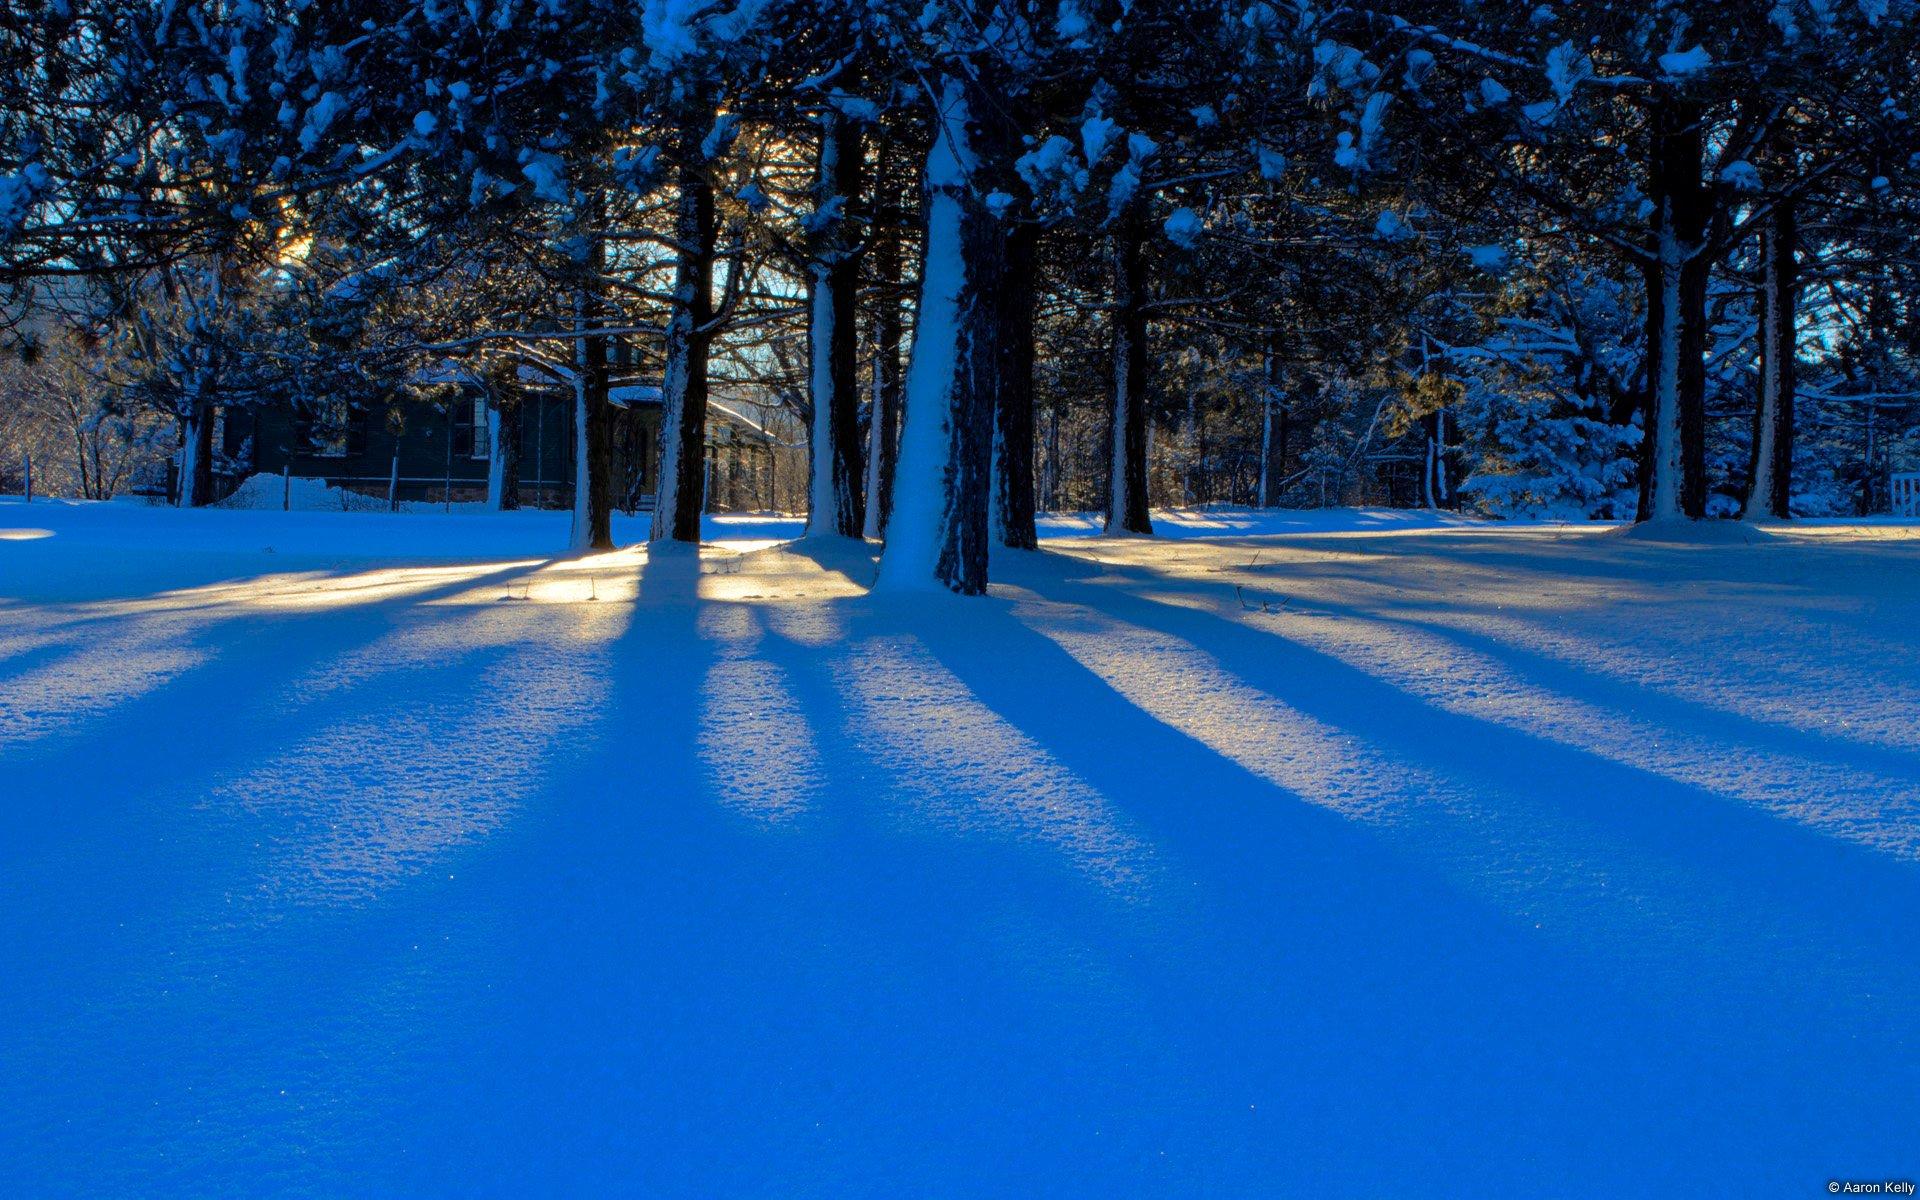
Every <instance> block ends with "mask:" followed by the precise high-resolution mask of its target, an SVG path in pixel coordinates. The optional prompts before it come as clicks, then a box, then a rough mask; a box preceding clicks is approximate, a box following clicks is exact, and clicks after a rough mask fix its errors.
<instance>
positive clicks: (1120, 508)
mask: <svg viewBox="0 0 1920 1200" xmlns="http://www.w3.org/2000/svg"><path fill="white" fill-rule="evenodd" d="M1146 236H1147V235H1146V222H1145V218H1144V215H1143V214H1142V213H1141V212H1140V210H1139V207H1138V206H1137V205H1135V206H1131V207H1130V208H1129V210H1128V211H1127V212H1126V213H1125V214H1123V215H1122V216H1121V218H1120V220H1119V222H1118V224H1117V225H1116V227H1115V229H1114V232H1113V239H1112V240H1113V245H1112V257H1113V262H1112V267H1113V282H1112V287H1113V296H1112V302H1113V408H1112V419H1111V422H1110V424H1109V427H1108V449H1109V452H1110V457H1109V459H1108V462H1109V464H1110V476H1109V483H1108V487H1107V525H1106V531H1107V532H1108V533H1109V534H1122V533H1139V534H1151V533H1152V532H1153V523H1152V521H1151V520H1149V519H1148V516H1147V309H1146V259H1145V243H1146Z"/></svg>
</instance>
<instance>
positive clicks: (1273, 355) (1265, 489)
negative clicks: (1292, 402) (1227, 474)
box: [1255, 348, 1288, 508]
mask: <svg viewBox="0 0 1920 1200" xmlns="http://www.w3.org/2000/svg"><path fill="white" fill-rule="evenodd" d="M1261 367H1262V370H1261V375H1262V376H1263V379H1262V381H1261V386H1260V484H1259V488H1258V490H1257V494H1256V498H1255V503H1256V504H1257V505H1258V506H1259V507H1261V508H1272V507H1273V506H1274V505H1275V504H1276V503H1278V501H1279V490H1280V483H1281V481H1282V480H1283V479H1285V478H1286V475H1287V416H1288V414H1287V400H1286V396H1285V395H1284V394H1283V393H1282V392H1281V390H1280V383H1281V371H1282V368H1281V363H1280V355H1279V353H1278V352H1277V351H1276V350H1275V349H1273V348H1269V349H1268V351H1267V353H1266V356H1265V358H1264V360H1263V361H1262V363H1261Z"/></svg>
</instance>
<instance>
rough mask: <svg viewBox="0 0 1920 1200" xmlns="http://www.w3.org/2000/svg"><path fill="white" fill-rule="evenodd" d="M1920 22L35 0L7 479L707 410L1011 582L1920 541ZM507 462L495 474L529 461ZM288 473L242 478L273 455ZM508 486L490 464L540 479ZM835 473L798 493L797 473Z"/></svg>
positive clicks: (968, 2) (2, 133) (686, 473)
mask: <svg viewBox="0 0 1920 1200" xmlns="http://www.w3.org/2000/svg"><path fill="white" fill-rule="evenodd" d="M1913 18H1914V11H1913V6H1912V4H1910V3H1907V2H1905V0H1777V2H1774V0H1763V2H1745V0H1742V2H1734V3H1704V2H1695V3H1671V2H1669V3H1650V4H1649V3H1601V2H1590V3H1581V4H1571V3H1569V4H1557V5H1556V4H1523V3H1505V2H1500V0H1482V2H1475V3H1465V2H1454V3H1438V2H1435V3H1423V2H1396V3H1388V4H1383V5H1380V6H1375V7H1367V6H1349V5H1339V4H1316V3H1307V2H1302V3H1280V4H1276V3H1269V2H1266V0H1164V2H1159V3H1151V4H1147V3H1132V4H1125V3H1117V2H1111V3H1109V2H1097V0H1047V2H1044V3H1042V2H1029V3H1013V2H1001V0H931V2H928V3H914V4H900V3H894V2H892V0H872V2H869V3H833V2H831V0H644V2H642V3H626V2H622V3H615V2H602V0H531V2H529V0H494V2H491V3H483V2H481V0H473V2H470V3H465V4H452V3H438V2H436V3H426V4H418V5H416V4H411V3H366V2H357V0H341V2H328V3H307V2H304V0H280V2H268V3H253V2H251V0H240V2H236V0H176V2H172V3H152V2H142V0H62V2H54V3H27V4H24V5H14V6H11V7H9V9H8V10H7V12H6V13H5V14H4V15H0V68H4V70H5V71H6V73H7V77H8V78H10V79H13V80H15V81H17V82H16V85H15V86H14V87H12V88H10V89H9V90H8V91H7V93H6V94H5V95H4V96H0V284H4V285H5V287H6V288H7V292H6V307H5V309H4V321H5V326H4V338H5V341H6V350H7V354H6V356H5V363H4V365H0V491H18V490H19V489H20V487H21V486H22V483H23V481H22V480H20V479H19V478H18V475H19V474H20V464H21V463H22V461H23V459H24V456H25V454H26V453H29V452H30V453H31V454H32V456H33V459H34V461H35V463H36V464H37V473H38V474H39V476H40V480H39V487H40V489H41V490H48V489H51V490H55V491H59V492H65V493H67V494H72V495H80V496H90V497H104V496H107V495H110V494H112V493H114V492H115V491H117V490H122V489H124V488H125V486H126V485H127V483H128V481H129V479H130V478H131V477H132V475H133V474H134V473H135V472H137V471H138V470H139V469H140V468H141V466H142V464H143V463H144V464H151V463H153V462H155V461H158V460H163V459H168V458H170V459H171V460H172V462H173V463H174V470H175V472H176V474H177V476H178V478H179V480H180V481H181V483H180V487H179V491H180V494H181V499H182V502H183V503H187V504H200V503H206V502H209V501H210V500H212V499H213V498H214V497H213V490H212V478H213V474H214V470H215V467H216V466H217V465H224V466H226V467H232V466H233V464H216V462H215V458H216V454H217V453H218V450H217V447H216V445H215V443H214V439H213V429H214V423H215V416H216V413H219V412H226V413H232V412H234V411H236V410H244V409H246V408H247V407H248V406H256V405H298V406H301V407H302V408H303V410H305V411H307V412H309V413H310V414H312V415H313V417H314V419H317V420H320V421H323V422H324V421H341V420H344V419H345V417H346V414H348V413H350V412H353V411H356V410H358V411H367V410H369V409H371V410H375V411H377V412H379V413H381V414H383V416H384V419H386V420H389V421H393V422H404V421H405V420H407V419H408V416H407V414H408V412H409V410H410V409H413V408H416V407H419V406H426V407H429V408H430V407H431V406H432V405H434V404H436V403H440V404H444V403H446V402H447V401H446V397H445V396H444V395H443V394H442V392H443V391H444V389H445V380H446V378H447V371H448V369H449V367H454V368H457V369H459V370H460V371H462V372H465V373H467V374H468V375H469V376H470V377H473V378H478V379H481V380H487V381H492V382H493V383H494V384H497V385H498V386H490V388H489V396H490V402H491V403H494V404H496V405H499V406H502V407H506V406H511V405H512V404H513V403H514V391H515V387H514V384H515V383H516V382H517V381H520V380H523V379H526V378H529V377H532V378H538V379H541V380H544V381H547V382H548V383H550V384H551V385H552V386H554V387H556V388H562V389H565V390H568V391H570V392H571V394H572V396H573V399H574V404H575V406H576V411H577V413H578V414H579V420H578V421H577V422H576V428H577V429H578V431H579V433H580V437H579V444H578V445H577V447H575V458H576V462H577V463H578V465H579V470H578V473H577V477H578V479H579V480H580V486H579V487H578V489H577V494H576V495H575V496H574V498H573V503H574V507H575V510H576V520H575V532H574V538H573V540H574V544H575V545H576V546H577V547H580V548H587V547H589V546H605V545H608V544H610V542H611V533H610V514H611V512H612V510H613V508H614V506H615V505H616V504H618V503H620V502H621V500H622V498H621V496H620V495H619V489H618V487H617V485H616V481H615V480H614V479H613V478H612V475H613V471H612V467H611V463H612V462H613V442H614V438H615V427H616V420H617V411H616V409H617V406H616V405H614V404H613V403H611V402H610V399H609V397H610V395H611V394H612V393H614V392H615V391H616V389H618V388H619V387H620V386H621V385H622V384H623V383H628V382H635V381H644V382H648V383H653V384H657V385H659V387H660V388H661V390H662V393H663V403H662V423H663V427H664V428H663V431H662V436H661V438H660V450H659V453H660V460H659V471H658V478H659V480H660V486H659V488H658V494H657V497H655V509H654V517H653V536H654V540H656V541H690V540H696V539H697V537H698V526H699V521H698V518H699V514H700V512H701V511H702V510H703V509H704V508H705V507H706V506H707V504H708V502H709V499H710V498H709V497H708V496H707V495H706V480H705V479H703V477H702V474H701V469H700V468H701V459H702V454H701V447H702V443H703V439H704V438H705V436H706V430H707V426H708V422H709V417H710V413H709V404H710V401H711V398H712V396H713V395H714V393H715V392H716V390H720V389H734V390H746V391H750V392H752V393H754V394H755V395H757V396H759V397H760V398H761V400H762V401H763V402H764V403H765V404H766V405H768V406H770V407H771V408H772V409H775V410H777V411H779V412H782V413H784V414H787V415H788V417H789V418H790V419H789V420H787V421H786V422H785V423H784V424H783V429H784V430H785V431H786V433H787V434H788V435H790V436H791V439H792V441H793V443H794V445H795V447H796V449H797V453H799V454H801V455H803V456H804V461H805V463H806V470H805V472H804V478H790V479H789V481H788V485H787V489H786V493H785V494H783V495H777V496H775V497H773V499H774V502H775V503H776V504H778V505H780V506H782V507H792V508H795V509H804V510H805V511H806V512H807V513H808V528H809V532H810V533H813V534H816V535H842V536H860V535H865V536H867V537H882V536H885V537H886V539H887V550H886V556H885V564H884V565H883V568H882V578H883V580H885V579H889V578H891V579H893V580H905V581H917V582H926V581H935V580H937V581H938V582H940V583H942V584H944V585H946V586H948V587H952V588H954V589H956V590H960V591H978V590H980V589H981V588H982V587H983V586H984V584H985V580H986V572H987V550H988V546H989V545H994V544H997V545H1006V546H1014V547H1021V546H1031V545H1033V544H1034V527H1033V516H1034V513H1035V511H1036V510H1040V511H1046V510H1104V512H1105V513H1106V524H1107V528H1108V529H1109V531H1111V532H1116V533H1119V532H1131V533H1146V532H1150V529H1151V521H1150V517H1149V511H1150V507H1152V506H1160V505H1198V504H1212V503H1232V504H1251V505H1263V506H1264V505H1291V506H1315V505H1340V504H1356V503H1365V504H1389V505H1431V506H1440V507H1464V508H1467V509H1469V510H1472V511H1477V512H1482V513H1485V514H1488V515H1493V516H1515V517H1538V516H1553V517H1567V518H1588V517H1598V518H1620V519H1625V518H1632V517H1636V516H1638V517H1641V518H1649V517H1653V518H1661V519H1685V518H1697V517H1721V516H1743V515H1744V516H1746V517H1749V518H1753V519H1761V518H1778V517H1786V516H1790V515H1844V514H1864V513H1874V512H1884V511H1886V510H1887V508H1888V505H1889V495H1888V480H1889V478H1890V477H1891V475H1892V474H1894V473H1897V472H1902V471H1911V470H1913V469H1915V468H1916V467H1920V421H1916V400H1917V399H1920V371H1917V370H1916V367H1917V366H1920V322H1917V321H1916V316H1917V315H1920V313H1916V305H1920V290H1916V289H1917V286H1920V254H1917V253H1916V251H1917V250H1920V246H1917V244H1916V237H1915V223H1914V215H1915V210H1916V205H1917V204H1920V136H1916V134H1915V131H1914V123H1913V119H1912V116H1911V111H1912V105H1913V103H1914V89H1915V76H1916V74H1917V73H1920V72H1917V71H1916V67H1920V60H1916V48H1915V47H1916V43H1915V40H1914V24H1913ZM509 451H510V447H505V446H499V445H496V450H495V453H496V454H506V453H508V452H509ZM242 466H244V464H242ZM511 468H512V464H511V463H506V464H502V469H503V470H506V471H509V472H510V471H511ZM790 474H791V473H790Z"/></svg>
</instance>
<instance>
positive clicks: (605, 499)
mask: <svg viewBox="0 0 1920 1200" xmlns="http://www.w3.org/2000/svg"><path fill="white" fill-rule="evenodd" d="M605 267H606V243H605V242H604V241H603V240H602V239H601V238H599V237H598V236H592V237H591V242H590V250H589V256H588V258H587V261H586V262H585V263H583V264H582V278H581V281H580V285H579V290H578V291H577V292H576V293H575V296H574V324H573V333H574V339H573V372H574V380H573V400H574V410H573V431H574V432H573V443H574V444H573V454H574V463H573V472H574V473H573V493H574V498H573V538H572V545H573V549H575V550H576V551H578V550H611V549H613V406H612V405H611V404H609V403H608V402H607V384H608V367H607V338H606V335H605V334H602V333H600V332H599V330H600V329H601V328H602V327H603V318H604V317H605V311H606V305H605V302H604V301H603V299H602V298H601V295H600V287H601V282H600V277H601V275H602V273H603V272H604V270H605Z"/></svg>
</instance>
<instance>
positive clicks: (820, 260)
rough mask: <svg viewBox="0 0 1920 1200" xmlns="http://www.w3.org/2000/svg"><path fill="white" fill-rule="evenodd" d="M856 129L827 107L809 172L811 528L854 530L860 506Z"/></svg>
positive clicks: (859, 530)
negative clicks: (854, 209)
mask: <svg viewBox="0 0 1920 1200" xmlns="http://www.w3.org/2000/svg"><path fill="white" fill-rule="evenodd" d="M860 156H861V146H860V129H859V127H858V126H857V125H855V124H854V123H853V122H852V121H850V120H848V119H847V118H845V117H843V116H840V115H839V114H837V113H836V114H832V115H829V116H827V117H825V118H823V119H822V121H821V128H820V158H819V164H818V170H817V173H816V175H815V179H814V220H815V222H816V223H817V227H816V228H815V230H814V232H813V238H814V249H813V254H812V261H810V262H809V263H808V264H807V280H808V286H809V288H810V290H811V296H810V297H809V304H808V314H809V317H808V322H807V353H808V381H809V387H808V393H809V395H810V397H811V399H812V402H813V429H812V433H813V438H812V452H811V454H810V455H809V456H808V462H809V465H810V467H811V471H810V474H809V476H808V479H809V482H808V487H807V533H808V535H809V536H821V535H837V536H841V537H854V538H857V537H860V536H861V535H862V534H863V533H864V531H865V525H866V509H865V505H864V503H863V501H864V497H863V495H862V488H861V483H862V480H861V477H860V379H859V359H858V345H859V343H858V334H859V329H858V326H857V324H856V321H857V306H858V304H859V297H860V259H859V255H858V253H857V251H856V249H855V246H854V240H855V239H854V236H853V230H852V216H851V214H850V213H849V211H848V210H849V209H850V208H851V207H852V206H853V204H854V201H855V199H856V197H857V196H858V194H859V190H860Z"/></svg>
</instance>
